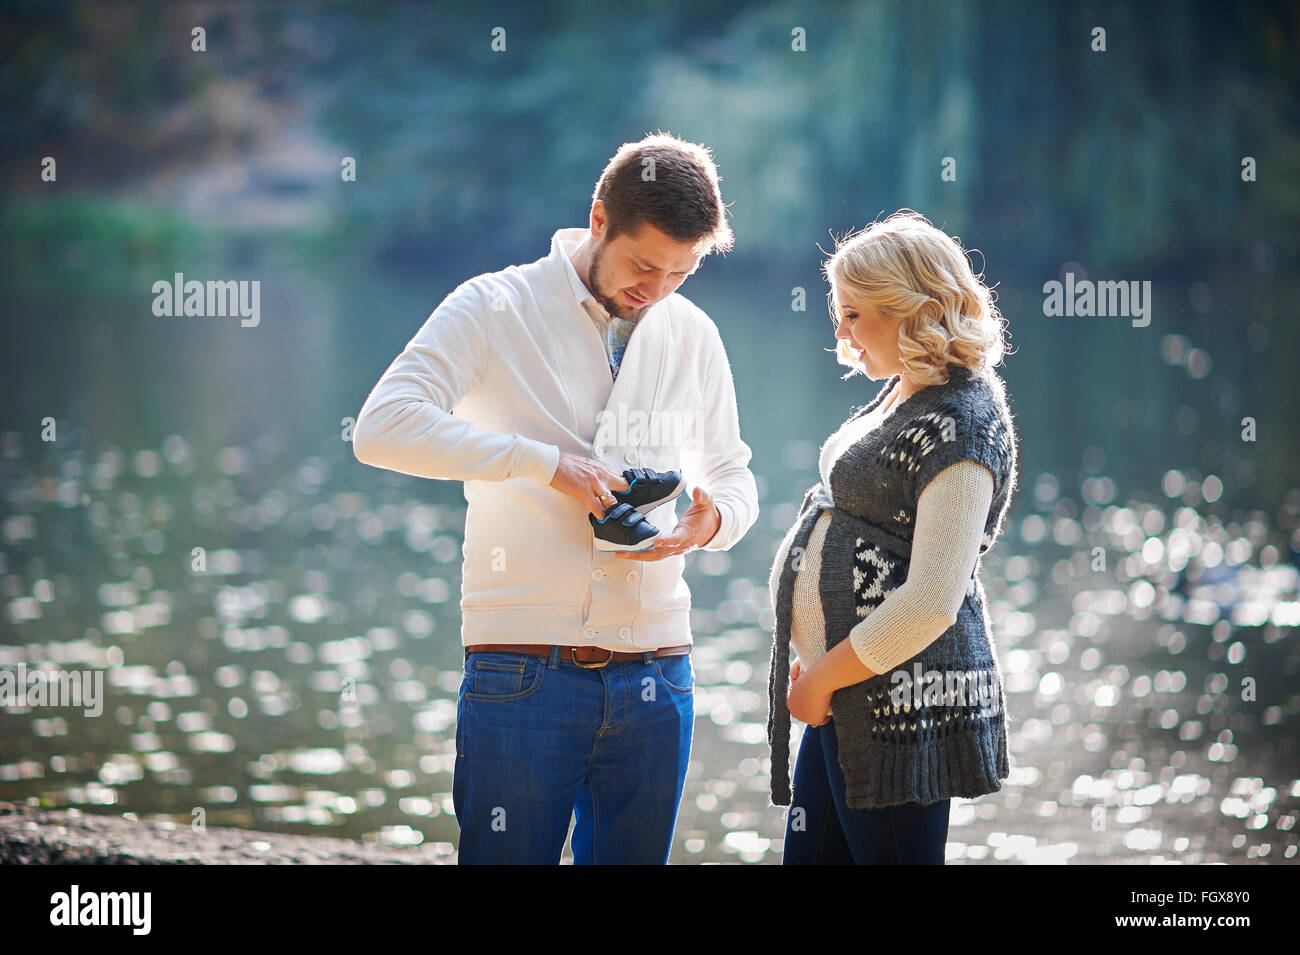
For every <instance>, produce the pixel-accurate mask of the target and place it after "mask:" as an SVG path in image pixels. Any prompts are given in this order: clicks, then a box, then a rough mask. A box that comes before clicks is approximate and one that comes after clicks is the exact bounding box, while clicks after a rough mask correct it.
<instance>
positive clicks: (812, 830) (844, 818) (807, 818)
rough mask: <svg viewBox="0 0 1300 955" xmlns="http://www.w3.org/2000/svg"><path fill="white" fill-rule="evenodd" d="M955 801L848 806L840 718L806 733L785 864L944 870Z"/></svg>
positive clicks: (788, 823)
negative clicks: (838, 728)
mask: <svg viewBox="0 0 1300 955" xmlns="http://www.w3.org/2000/svg"><path fill="white" fill-rule="evenodd" d="M951 803H952V800H950V799H941V800H939V801H938V802H932V803H929V804H927V805H921V804H920V803H915V802H909V803H903V804H901V805H897V806H885V807H882V808H879V809H850V808H848V806H847V804H846V803H845V801H844V773H843V772H842V771H841V770H840V763H839V747H838V745H837V743H836V740H835V719H834V717H832V718H831V719H830V720H829V721H828V722H827V723H826V724H825V725H824V726H809V727H807V728H806V729H805V730H804V734H803V742H802V743H801V744H800V746H799V757H798V760H797V761H796V763H795V769H794V782H793V789H792V801H791V804H790V813H789V815H788V816H787V817H786V826H785V854H784V856H783V857H782V860H781V862H782V864H783V865H853V864H855V863H856V864H857V865H943V861H944V846H945V843H946V842H947V841H948V810H949V807H950V805H951Z"/></svg>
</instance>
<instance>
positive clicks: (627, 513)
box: [605, 504, 641, 527]
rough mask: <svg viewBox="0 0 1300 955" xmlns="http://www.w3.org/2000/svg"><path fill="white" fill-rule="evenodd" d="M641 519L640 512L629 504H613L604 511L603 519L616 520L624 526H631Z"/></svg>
mask: <svg viewBox="0 0 1300 955" xmlns="http://www.w3.org/2000/svg"><path fill="white" fill-rule="evenodd" d="M640 519H641V512H640V511H638V510H637V509H636V508H635V507H633V506H632V505H631V504H615V505H614V506H613V507H611V508H610V509H609V510H608V511H606V512H605V521H606V522H608V521H610V520H616V521H618V522H619V523H620V524H622V525H623V526H624V527H631V526H632V525H633V524H635V523H636V522H637V521H638V520H640Z"/></svg>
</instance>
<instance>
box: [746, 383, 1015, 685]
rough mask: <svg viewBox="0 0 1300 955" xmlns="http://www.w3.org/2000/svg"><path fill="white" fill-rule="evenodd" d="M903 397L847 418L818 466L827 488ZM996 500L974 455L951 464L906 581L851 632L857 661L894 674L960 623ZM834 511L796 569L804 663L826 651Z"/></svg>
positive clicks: (919, 518) (924, 495)
mask: <svg viewBox="0 0 1300 955" xmlns="http://www.w3.org/2000/svg"><path fill="white" fill-rule="evenodd" d="M896 398H897V390H895V392H894V396H893V397H892V398H891V400H890V401H886V402H883V403H882V404H881V406H880V407H878V408H876V409H875V410H873V411H871V412H869V413H868V414H865V415H862V416H861V417H859V418H858V419H856V420H853V421H849V422H846V423H845V424H844V425H842V426H841V427H840V428H839V430H837V431H836V432H835V433H834V434H832V435H831V436H830V437H829V438H827V439H826V442H825V444H823V445H822V448H821V454H820V456H819V460H818V469H819V471H820V472H821V477H822V481H823V483H824V484H825V486H826V487H827V488H828V489H829V488H830V486H831V480H830V473H831V469H832V468H833V467H834V466H835V460H836V458H838V457H839V455H840V454H841V453H842V452H843V451H844V449H845V448H847V447H850V446H851V445H853V444H854V443H855V442H857V441H858V440H860V439H861V438H862V436H863V435H864V434H865V433H866V432H867V431H869V430H870V429H872V428H874V427H876V426H878V425H879V424H880V422H881V421H883V420H884V419H885V418H886V417H887V416H888V415H889V414H891V413H892V411H893V409H894V407H895V406H896V405H897V400H896ZM992 501H993V474H992V472H991V471H989V469H988V468H986V467H985V466H984V465H982V464H980V463H978V462H976V461H971V460H964V461H958V462H956V463H955V464H951V465H949V466H948V467H946V468H944V469H943V470H942V471H940V472H939V474H938V475H937V476H936V477H935V479H934V480H933V481H931V482H930V484H928V485H927V486H926V488H925V490H924V491H922V492H921V496H920V498H919V499H918V500H917V505H916V528H915V532H914V536H913V539H912V554H911V560H910V564H909V566H908V573H907V580H906V581H905V582H904V583H903V584H902V585H900V586H899V587H898V588H897V589H896V590H895V591H894V592H893V593H891V594H890V595H889V596H887V597H886V598H885V599H884V600H883V601H882V602H881V603H880V606H878V607H876V609H875V610H873V611H872V612H871V613H869V614H868V615H867V616H866V617H865V618H864V619H863V620H862V622H861V623H859V624H857V625H856V626H855V627H854V628H853V629H852V630H851V631H850V632H849V640H850V641H851V643H852V646H853V649H854V652H855V653H857V655H858V659H860V660H861V661H862V663H863V664H864V665H865V666H867V667H868V668H869V669H871V670H872V671H873V672H875V673H887V672H889V671H890V670H892V669H894V668H895V667H897V666H898V665H899V664H901V663H904V662H905V661H907V660H910V659H911V658H912V657H914V656H916V655H917V654H918V653H920V652H921V651H922V650H924V649H925V648H926V647H927V646H929V645H930V644H931V643H933V642H934V641H935V640H937V639H938V638H939V637H940V636H941V635H942V634H943V632H944V631H945V630H947V629H948V628H949V627H951V626H952V625H953V624H954V623H955V622H956V620H957V611H958V610H959V609H960V607H961V604H962V601H963V600H964V599H965V598H966V594H967V591H968V589H969V588H970V587H971V586H972V585H973V575H974V573H975V562H976V560H977V559H978V557H979V547H980V540H981V537H982V535H983V532H984V524H985V521H986V520H987V518H988V513H989V506H990V504H991V503H992ZM830 517H831V515H830V512H829V511H827V512H823V513H822V515H821V517H820V518H818V520H817V523H816V524H815V525H814V527H813V531H812V533H811V534H810V535H809V538H808V547H807V550H806V552H805V553H804V555H803V560H802V562H801V564H800V566H799V571H798V573H797V574H796V575H795V584H794V594H793V606H792V608H791V611H792V613H791V621H790V644H791V646H792V647H794V650H795V653H796V654H797V655H798V657H799V661H800V663H801V664H802V665H803V666H804V667H805V668H806V667H809V666H811V665H812V664H813V663H815V662H816V661H817V660H818V659H819V658H820V657H821V656H822V655H823V654H824V653H825V652H826V629H825V621H824V619H823V617H822V609H821V600H820V598H819V596H818V581H819V579H820V575H821V550H822V547H823V545H824V542H825V536H826V525H827V524H828V523H829V522H830ZM792 532H793V531H792ZM789 545H790V535H789V534H787V536H786V539H785V540H784V541H782V543H781V547H780V550H779V556H778V559H777V560H775V561H774V563H773V570H772V575H771V577H770V579H769V581H768V586H769V587H770V589H771V592H772V593H773V594H775V593H776V585H777V574H778V572H779V569H780V567H781V566H782V565H783V564H784V562H785V560H786V558H787V556H788V554H787V552H788V549H789Z"/></svg>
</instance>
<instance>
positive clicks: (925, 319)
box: [822, 209, 1006, 385]
mask: <svg viewBox="0 0 1300 955" xmlns="http://www.w3.org/2000/svg"><path fill="white" fill-rule="evenodd" d="M967 256H968V253H967V252H966V250H964V249H963V248H962V247H961V243H960V242H959V241H958V240H957V239H956V238H954V237H952V236H950V235H948V234H947V233H945V232H944V231H943V230H942V229H939V228H937V227H936V226H934V225H933V224H932V223H931V222H930V220H929V219H927V218H926V217H925V216H923V215H921V214H920V213H919V212H915V211H913V210H911V209H900V210H899V211H898V212H895V213H894V214H893V215H891V216H889V217H888V218H886V219H883V220H877V221H876V222H873V223H871V225H869V226H867V227H866V228H865V229H862V230H861V231H859V232H856V233H848V234H846V235H845V236H843V237H842V238H840V239H838V240H837V241H836V243H835V252H834V253H833V254H832V255H831V257H830V258H829V259H828V260H826V262H824V263H823V264H822V272H823V273H824V274H825V276H826V280H827V282H829V283H830V286H831V290H830V292H829V293H828V294H827V302H828V304H829V307H830V313H831V321H832V322H834V323H836V324H837V325H838V323H839V315H840V310H839V303H838V302H837V301H836V300H835V289H836V286H838V287H840V288H842V289H843V290H844V292H845V293H846V294H848V293H851V294H852V298H853V300H854V301H855V302H858V303H860V304H867V303H870V304H871V305H874V306H875V307H876V308H877V309H879V311H880V314H881V315H882V316H883V317H884V318H886V319H889V320H890V321H896V322H898V323H899V326H898V353H899V357H900V358H901V360H902V363H903V370H904V375H905V376H906V377H907V378H910V379H911V380H912V381H913V382H915V383H916V384H919V385H940V384H944V383H946V382H947V380H948V363H949V362H956V363H957V364H960V365H964V366H966V367H967V368H969V369H971V370H972V371H976V372H978V371H982V370H984V369H986V368H992V367H994V366H996V365H998V364H999V363H1000V362H1001V361H1002V358H1003V356H1004V354H1005V352H1006V345H1005V343H1004V341H1003V336H1004V334H1005V330H1006V319H1005V318H1004V317H1003V316H1002V313H1001V312H999V311H998V308H997V305H995V304H994V300H995V295H994V293H993V290H992V289H990V288H989V287H988V286H986V285H985V284H984V281H983V273H982V272H979V273H977V272H975V270H974V268H972V266H971V263H970V260H969V258H968V257H967ZM835 354H836V358H837V359H838V361H839V363H840V364H841V365H847V366H848V367H849V368H850V371H849V372H848V374H846V375H844V377H845V378H851V377H852V376H853V375H855V374H857V373H859V372H863V371H864V369H863V367H862V365H861V364H860V363H859V362H858V361H857V359H855V358H854V357H853V355H852V353H851V352H850V351H849V350H848V342H847V341H844V340H843V339H841V340H839V341H837V342H836V344H835Z"/></svg>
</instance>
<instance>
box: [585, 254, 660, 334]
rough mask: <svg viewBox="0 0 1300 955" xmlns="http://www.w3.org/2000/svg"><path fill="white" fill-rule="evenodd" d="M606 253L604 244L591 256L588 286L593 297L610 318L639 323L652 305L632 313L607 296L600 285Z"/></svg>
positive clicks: (648, 304)
mask: <svg viewBox="0 0 1300 955" xmlns="http://www.w3.org/2000/svg"><path fill="white" fill-rule="evenodd" d="M603 253H604V243H603V242H602V243H601V244H600V245H599V246H597V247H596V248H595V249H594V250H593V251H592V254H591V266H590V267H589V268H588V269H587V285H588V286H589V287H590V288H591V294H592V297H593V298H595V300H596V301H597V302H599V303H600V304H601V307H602V308H604V309H605V311H606V312H608V313H609V316H610V318H621V319H624V320H625V321H629V322H638V321H640V320H641V316H643V315H644V314H645V311H646V309H648V308H649V307H650V303H649V302H647V303H646V304H644V305H642V306H641V307H640V308H636V309H632V310H630V311H628V310H626V309H624V308H623V307H621V306H620V305H618V304H617V303H616V302H615V301H614V300H613V299H612V298H610V297H609V296H608V295H606V294H605V292H604V290H603V289H602V288H601V285H600V264H601V259H602V257H603Z"/></svg>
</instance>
